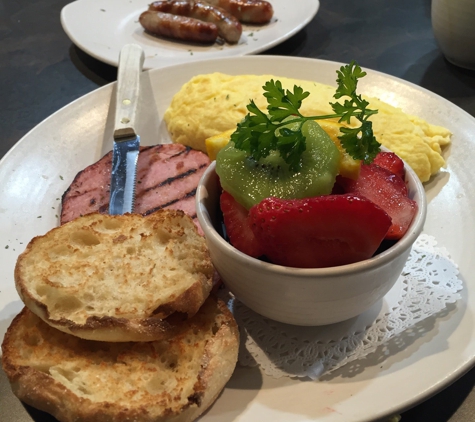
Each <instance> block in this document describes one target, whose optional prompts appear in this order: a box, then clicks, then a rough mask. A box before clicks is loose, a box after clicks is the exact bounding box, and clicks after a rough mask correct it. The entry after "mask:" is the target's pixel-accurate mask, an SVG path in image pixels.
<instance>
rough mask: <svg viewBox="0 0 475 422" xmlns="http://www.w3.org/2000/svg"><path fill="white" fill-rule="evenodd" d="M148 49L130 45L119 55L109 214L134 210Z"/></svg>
mask: <svg viewBox="0 0 475 422" xmlns="http://www.w3.org/2000/svg"><path fill="white" fill-rule="evenodd" d="M143 62H144V52H143V50H142V48H141V47H140V46H139V45H136V44H126V45H125V46H124V47H122V49H121V51H120V55H119V67H118V72H117V96H116V108H115V125H114V135H113V138H114V142H113V147H112V169H111V184H110V199H109V214H112V215H117V214H124V213H127V212H133V211H134V203H135V179H136V174H137V160H138V155H139V148H140V136H139V135H138V134H137V131H136V115H137V106H138V100H139V94H140V75H141V73H142V67H143Z"/></svg>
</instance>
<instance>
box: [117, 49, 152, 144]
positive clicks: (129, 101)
mask: <svg viewBox="0 0 475 422" xmlns="http://www.w3.org/2000/svg"><path fill="white" fill-rule="evenodd" d="M144 58H145V56H144V52H143V50H142V47H140V46H139V45H137V44H126V45H124V47H122V49H121V51H120V55H119V68H118V70H117V101H116V109H115V126H114V138H123V137H129V136H135V135H136V130H135V118H136V114H137V102H138V97H139V91H140V75H141V73H142V66H143V62H144Z"/></svg>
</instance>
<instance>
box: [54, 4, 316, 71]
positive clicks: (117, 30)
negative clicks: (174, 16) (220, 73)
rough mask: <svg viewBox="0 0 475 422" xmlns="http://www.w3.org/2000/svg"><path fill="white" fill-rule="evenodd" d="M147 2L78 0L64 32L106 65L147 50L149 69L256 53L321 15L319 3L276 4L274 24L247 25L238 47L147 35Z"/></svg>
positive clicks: (68, 10) (67, 13)
mask: <svg viewBox="0 0 475 422" xmlns="http://www.w3.org/2000/svg"><path fill="white" fill-rule="evenodd" d="M150 3H151V1H147V0H128V1H116V0H77V1H74V2H72V3H69V4H68V5H66V6H64V8H63V9H62V10H61V24H62V26H63V29H64V31H65V32H66V34H67V35H68V37H69V38H70V39H71V41H72V42H73V43H74V44H76V45H77V46H78V47H79V48H80V49H82V50H83V51H85V52H86V53H88V54H89V55H91V56H92V57H95V58H96V59H98V60H100V61H103V62H105V63H107V64H110V65H113V66H117V64H118V57H119V52H120V49H121V47H122V46H123V45H124V44H128V43H135V44H139V45H140V46H142V48H143V49H144V52H145V62H144V69H151V68H158V67H165V66H170V65H173V64H178V63H189V62H194V61H197V60H204V59H212V58H216V57H231V56H243V55H247V54H256V53H259V52H262V51H264V50H267V49H269V48H271V47H274V46H275V45H277V44H280V43H281V42H283V41H285V40H286V39H288V38H290V37H291V36H292V35H294V34H296V33H297V32H298V31H300V30H301V29H302V28H303V27H305V25H307V24H308V23H309V22H310V21H311V20H312V19H313V17H314V16H315V15H316V13H317V11H318V9H319V6H320V2H319V0H298V1H297V2H295V3H292V2H289V1H287V0H271V2H270V3H271V4H272V6H273V9H274V16H273V18H272V20H271V21H270V22H269V23H268V24H265V25H243V32H242V36H241V39H240V40H239V42H238V43H237V44H235V45H230V44H219V43H215V44H213V45H198V44H190V43H185V42H180V41H175V40H171V39H170V40H168V39H165V38H157V37H154V36H152V35H149V34H147V33H145V32H144V29H143V28H142V26H141V25H140V23H139V16H140V14H141V13H142V12H144V11H145V10H147V8H148V5H149V4H150Z"/></svg>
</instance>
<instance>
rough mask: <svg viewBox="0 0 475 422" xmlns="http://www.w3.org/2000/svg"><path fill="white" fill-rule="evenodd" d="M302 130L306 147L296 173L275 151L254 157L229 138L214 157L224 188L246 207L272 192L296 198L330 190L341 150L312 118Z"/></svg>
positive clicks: (276, 194) (270, 194) (274, 194)
mask: <svg viewBox="0 0 475 422" xmlns="http://www.w3.org/2000/svg"><path fill="white" fill-rule="evenodd" d="M297 124H300V123H294V124H289V126H288V127H289V128H291V129H292V128H293V126H294V125H297ZM294 130H295V129H294ZM302 133H303V135H304V136H305V138H306V149H305V151H304V152H303V153H302V157H301V159H302V167H301V169H300V171H299V172H297V173H294V172H292V171H290V170H289V166H288V165H287V163H285V161H284V160H283V158H282V157H281V156H280V154H279V152H278V151H272V152H271V153H270V154H269V155H268V156H267V157H266V158H261V159H260V160H258V161H256V160H255V159H253V158H252V157H248V156H247V153H246V152H245V151H242V150H239V149H237V148H235V147H234V143H233V142H229V143H228V144H227V145H226V146H225V147H224V148H223V149H221V151H219V153H218V155H217V157H216V173H217V174H218V176H219V179H220V182H221V186H222V187H223V189H224V190H225V191H227V192H229V193H230V194H231V195H232V196H233V197H234V199H235V200H236V201H238V202H239V203H240V204H241V205H243V206H244V207H245V208H246V209H250V208H251V207H252V206H253V205H255V204H258V203H259V202H261V201H262V200H263V199H264V198H268V197H271V196H275V197H278V198H284V199H298V198H307V197H312V196H320V195H328V194H329V193H331V191H332V188H333V185H334V183H335V178H336V175H337V174H338V167H339V161H340V152H339V151H338V148H337V147H336V145H335V144H334V143H333V141H332V140H331V139H330V137H329V136H328V135H327V133H326V132H325V131H324V130H323V129H322V128H321V127H320V125H319V124H318V123H316V122H315V121H313V120H309V121H306V122H304V123H303V124H302Z"/></svg>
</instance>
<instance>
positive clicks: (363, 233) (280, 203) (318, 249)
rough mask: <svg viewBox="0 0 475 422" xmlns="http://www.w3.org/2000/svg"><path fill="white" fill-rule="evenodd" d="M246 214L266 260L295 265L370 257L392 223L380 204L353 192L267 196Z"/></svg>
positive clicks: (321, 264) (333, 263)
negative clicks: (343, 193)
mask: <svg viewBox="0 0 475 422" xmlns="http://www.w3.org/2000/svg"><path fill="white" fill-rule="evenodd" d="M249 219H250V223H251V227H252V230H253V232H254V234H255V235H256V238H257V239H258V240H259V242H260V243H261V244H262V247H263V248H264V254H265V255H266V256H267V257H268V258H269V260H270V261H271V262H273V263H274V264H280V265H286V266H289V267H300V268H319V267H332V266H336V265H344V264H350V263H353V262H357V261H361V260H364V259H367V258H370V257H371V256H372V255H373V254H374V252H375V251H376V249H377V248H378V246H379V245H380V243H381V241H382V240H383V238H384V236H385V234H386V232H387V231H388V229H389V227H390V226H391V219H390V218H389V216H388V215H387V214H386V213H385V212H384V211H383V210H382V209H381V208H379V207H378V206H377V205H375V204H373V203H372V202H371V201H369V200H367V199H365V198H362V197H359V196H357V195H324V196H318V197H313V198H305V199H279V198H266V199H264V200H263V201H261V202H260V203H259V204H257V205H254V206H253V207H252V208H251V209H250V210H249Z"/></svg>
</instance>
